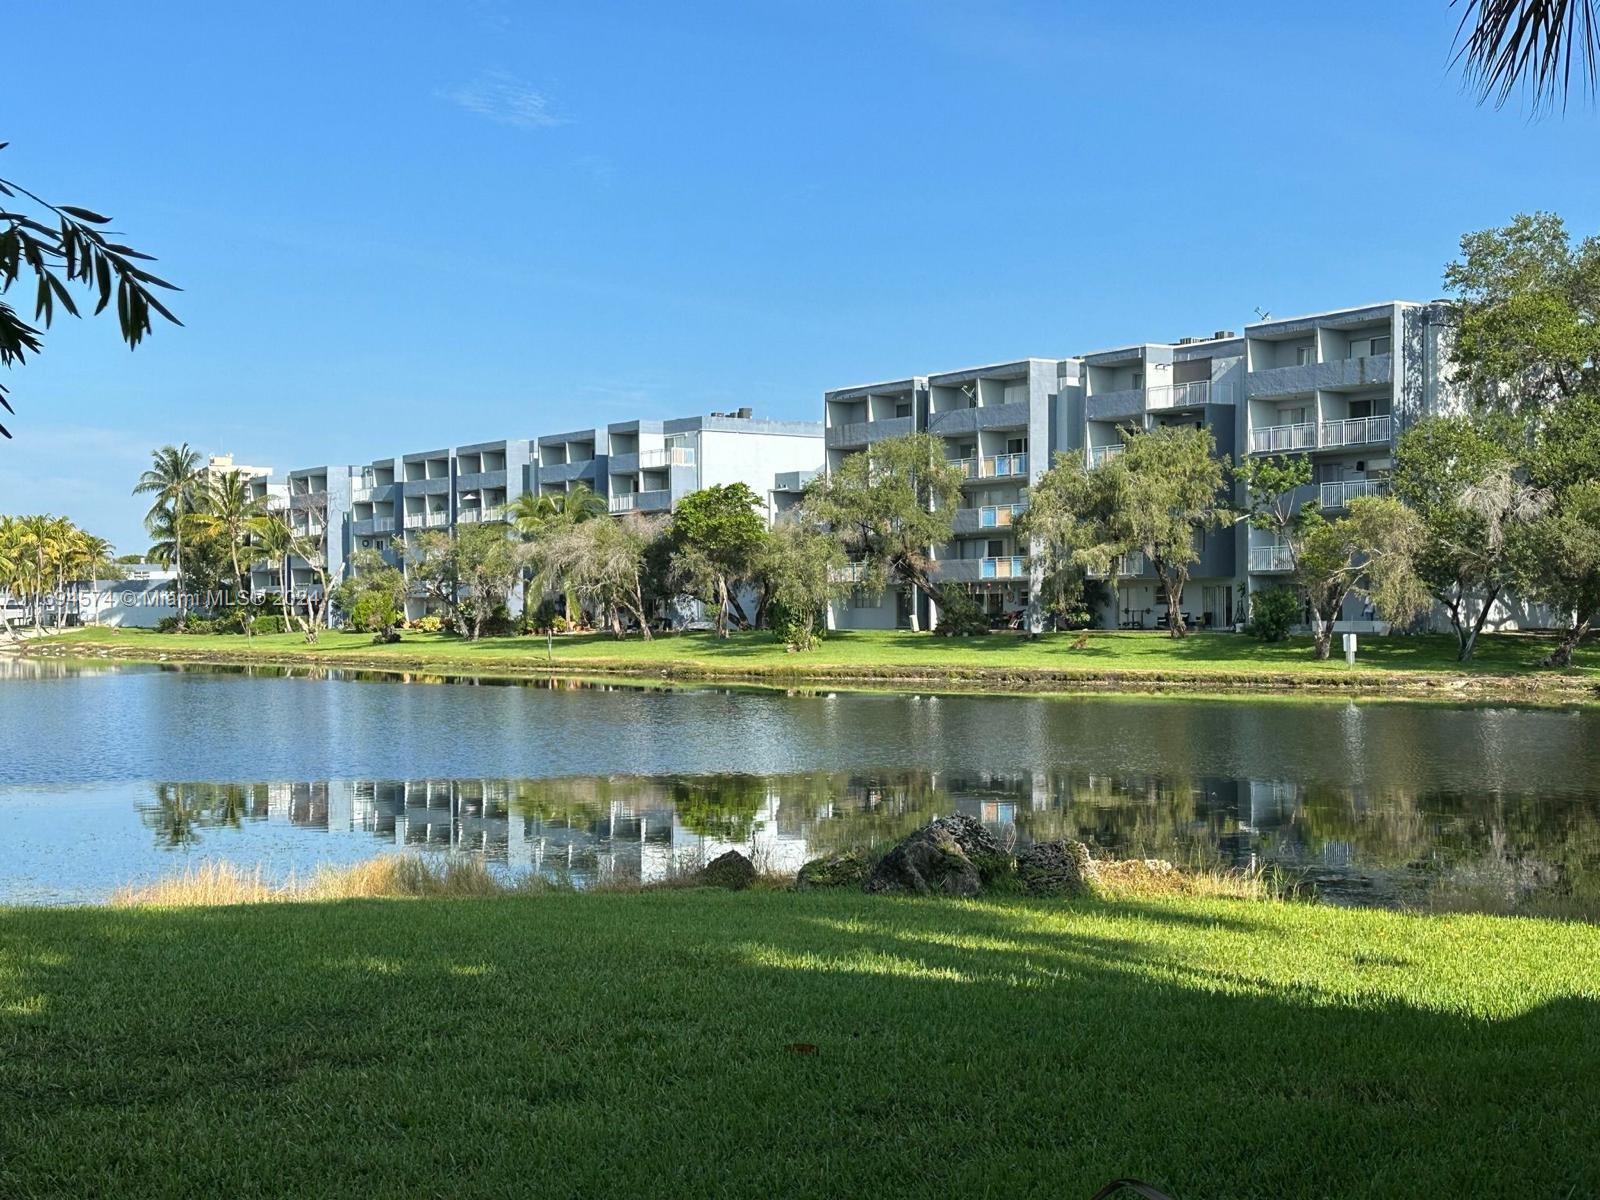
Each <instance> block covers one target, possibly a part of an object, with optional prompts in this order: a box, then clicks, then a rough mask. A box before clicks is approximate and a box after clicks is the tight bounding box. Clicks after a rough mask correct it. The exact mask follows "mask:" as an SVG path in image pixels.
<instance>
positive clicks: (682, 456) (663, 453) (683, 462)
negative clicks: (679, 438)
mask: <svg viewBox="0 0 1600 1200" xmlns="http://www.w3.org/2000/svg"><path fill="white" fill-rule="evenodd" d="M694 458H695V455H694V447H693V446H668V447H667V448H666V449H664V450H642V451H640V452H639V468H640V470H644V471H652V470H655V469H657V468H659V467H692V466H694Z"/></svg>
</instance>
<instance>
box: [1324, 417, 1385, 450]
mask: <svg viewBox="0 0 1600 1200" xmlns="http://www.w3.org/2000/svg"><path fill="white" fill-rule="evenodd" d="M1393 427H1394V420H1393V418H1391V417H1389V416H1381V417H1351V418H1349V419H1348V420H1344V421H1324V422H1323V423H1322V444H1323V445H1324V446H1364V445H1367V444H1369V443H1371V442H1387V441H1388V440H1389V434H1390V432H1391V431H1392V429H1393Z"/></svg>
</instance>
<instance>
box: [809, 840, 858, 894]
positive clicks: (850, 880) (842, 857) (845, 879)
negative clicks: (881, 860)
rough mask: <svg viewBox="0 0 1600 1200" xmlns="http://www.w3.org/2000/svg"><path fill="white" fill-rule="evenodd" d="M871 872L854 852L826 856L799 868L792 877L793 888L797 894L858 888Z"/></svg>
mask: <svg viewBox="0 0 1600 1200" xmlns="http://www.w3.org/2000/svg"><path fill="white" fill-rule="evenodd" d="M871 870H872V868H871V865H870V864H869V863H868V862H867V860H866V859H865V858H864V857H862V856H861V855H860V854H857V853H856V852H855V851H854V850H846V851H845V852H844V853H843V854H826V855H824V856H823V857H821V858H813V859H812V860H811V861H810V862H808V863H806V864H805V865H804V866H803V867H801V868H800V871H799V874H797V875H796V876H795V877H794V888H795V891H797V892H808V891H810V890H811V889H812V888H835V887H860V886H861V885H862V884H863V883H865V882H866V880H867V875H868V874H869V873H870V871H871Z"/></svg>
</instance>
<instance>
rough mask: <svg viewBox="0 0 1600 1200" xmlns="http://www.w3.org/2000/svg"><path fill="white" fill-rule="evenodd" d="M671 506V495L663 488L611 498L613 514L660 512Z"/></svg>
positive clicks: (625, 493)
mask: <svg viewBox="0 0 1600 1200" xmlns="http://www.w3.org/2000/svg"><path fill="white" fill-rule="evenodd" d="M671 506H672V493H671V492H670V491H667V490H666V489H665V488H662V489H659V490H657V491H652V492H624V493H622V495H620V496H613V497H611V503H610V507H611V511H612V512H614V513H629V512H660V511H662V510H663V509H666V508H670V507H671Z"/></svg>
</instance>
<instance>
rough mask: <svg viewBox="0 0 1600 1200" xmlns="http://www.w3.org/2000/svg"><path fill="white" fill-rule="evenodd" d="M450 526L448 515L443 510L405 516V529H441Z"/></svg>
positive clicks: (412, 513)
mask: <svg viewBox="0 0 1600 1200" xmlns="http://www.w3.org/2000/svg"><path fill="white" fill-rule="evenodd" d="M448 524H450V514H449V513H448V512H446V511H445V510H444V509H439V510H438V511H437V512H411V513H407V514H406V528H407V529H443V528H444V527H445V526H446V525H448Z"/></svg>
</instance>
